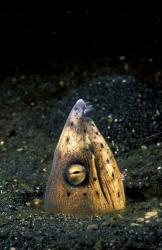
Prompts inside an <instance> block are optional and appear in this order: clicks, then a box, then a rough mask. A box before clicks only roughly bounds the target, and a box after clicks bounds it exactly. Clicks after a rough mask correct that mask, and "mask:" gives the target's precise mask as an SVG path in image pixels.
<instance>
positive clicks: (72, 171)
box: [64, 164, 88, 187]
mask: <svg viewBox="0 0 162 250" xmlns="http://www.w3.org/2000/svg"><path fill="white" fill-rule="evenodd" d="M87 177H88V173H87V169H86V168H85V166H83V165H80V164H72V165H70V166H68V167H67V168H65V172H64V178H65V180H66V181H67V182H68V183H69V184H70V185H71V186H74V187H77V186H79V185H81V184H83V183H85V181H86V180H87Z"/></svg>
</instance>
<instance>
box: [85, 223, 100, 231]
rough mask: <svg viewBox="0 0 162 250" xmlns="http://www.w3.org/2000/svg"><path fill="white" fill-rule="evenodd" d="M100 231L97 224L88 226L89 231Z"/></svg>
mask: <svg viewBox="0 0 162 250" xmlns="http://www.w3.org/2000/svg"><path fill="white" fill-rule="evenodd" d="M97 229H98V225H97V224H91V225H88V226H87V230H93V231H95V230H97Z"/></svg>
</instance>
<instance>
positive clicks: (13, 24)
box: [0, 4, 162, 75]
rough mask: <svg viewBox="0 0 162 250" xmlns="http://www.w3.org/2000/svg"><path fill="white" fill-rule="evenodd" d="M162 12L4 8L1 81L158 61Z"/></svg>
mask: <svg viewBox="0 0 162 250" xmlns="http://www.w3.org/2000/svg"><path fill="white" fill-rule="evenodd" d="M161 16H162V10H161V8H158V7H156V6H155V7H153V6H149V7H148V4H147V6H145V7H139V6H136V7H135V6H132V7H114V8H112V7H111V8H88V7H87V8H70V7H69V8H54V7H50V6H49V7H47V6H42V7H41V6H39V7H38V6H37V7H35V8H34V7H33V8H32V7H27V6H26V7H20V6H19V7H7V8H1V9H0V75H10V74H15V73H22V72H25V73H27V72H28V73H32V72H38V73H39V72H50V71H57V70H59V69H58V68H59V67H58V65H62V63H63V64H66V63H67V64H69V63H80V62H82V63H85V64H86V63H91V62H93V61H94V60H96V59H98V58H100V57H102V55H107V56H108V57H109V58H111V59H112V61H113V62H114V64H115V62H116V59H117V58H118V57H119V56H127V58H128V59H129V60H130V61H131V62H134V64H138V63H139V62H140V63H141V61H142V62H143V63H145V61H147V60H150V58H151V60H153V62H154V64H153V65H151V67H154V68H160V67H161V63H162V59H161V55H162V52H161V51H162V40H161V31H162V18H161Z"/></svg>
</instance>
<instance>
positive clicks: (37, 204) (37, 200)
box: [32, 198, 42, 208]
mask: <svg viewBox="0 0 162 250" xmlns="http://www.w3.org/2000/svg"><path fill="white" fill-rule="evenodd" d="M32 205H33V206H34V207H37V208H39V207H41V205H42V200H41V199H40V198H34V199H33V200H32Z"/></svg>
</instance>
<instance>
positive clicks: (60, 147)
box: [45, 99, 125, 215]
mask: <svg viewBox="0 0 162 250" xmlns="http://www.w3.org/2000/svg"><path fill="white" fill-rule="evenodd" d="M87 110H89V106H88V105H87V104H86V103H85V102H84V101H83V100H82V99H80V100H78V101H77V102H76V104H75V105H74V107H73V108H72V111H71V112H70V114H69V117H68V119H67V121H66V123H65V126H64V128H63V131H62V133H61V136H60V139H59V142H58V144H57V147H56V149H55V152H54V159H53V165H52V170H51V174H50V177H49V180H48V183H47V187H46V193H45V209H46V210H48V211H50V212H60V213H64V214H73V215H93V214H94V215H97V214H105V213H108V212H110V211H113V210H119V209H123V208H124V207H125V194H124V187H123V183H122V180H121V175H120V172H119V169H118V166H117V163H116V161H115V159H114V156H113V154H112V152H111V150H110V148H109V146H108V145H107V143H106V142H105V140H104V138H103V136H102V135H101V134H100V132H99V130H98V129H97V127H96V125H95V124H94V122H93V121H92V120H91V119H88V118H87V117H86V116H85V113H86V111H87ZM73 164H80V165H83V166H84V167H85V168H86V170H87V171H86V173H87V176H86V177H87V178H86V181H85V182H83V184H82V185H78V186H75V187H74V186H73V185H70V184H69V183H70V182H68V183H67V182H66V180H65V178H64V173H65V169H66V168H67V167H70V166H71V165H73ZM74 174H75V173H74ZM76 174H79V171H76Z"/></svg>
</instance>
